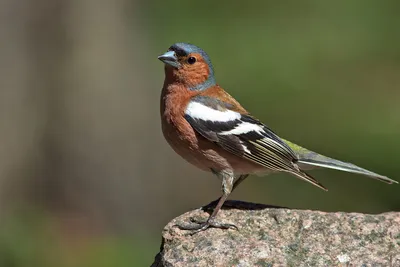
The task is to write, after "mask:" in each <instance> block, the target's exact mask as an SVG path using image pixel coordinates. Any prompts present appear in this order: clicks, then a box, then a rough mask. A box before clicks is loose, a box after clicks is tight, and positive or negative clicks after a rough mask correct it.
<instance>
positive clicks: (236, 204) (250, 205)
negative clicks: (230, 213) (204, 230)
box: [201, 199, 287, 213]
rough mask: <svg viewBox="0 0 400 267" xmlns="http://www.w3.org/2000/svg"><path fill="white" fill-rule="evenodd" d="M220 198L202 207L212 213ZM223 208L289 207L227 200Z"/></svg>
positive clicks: (258, 208) (260, 208)
mask: <svg viewBox="0 0 400 267" xmlns="http://www.w3.org/2000/svg"><path fill="white" fill-rule="evenodd" d="M218 201H219V199H216V200H214V201H212V202H211V203H209V204H207V205H205V206H203V207H202V208H201V209H202V210H203V211H205V212H207V213H212V211H213V210H214V208H215V207H216V206H217V203H218ZM221 209H223V210H230V209H238V210H263V209H287V207H280V206H274V205H265V204H259V203H251V202H245V201H240V200H227V201H225V203H224V205H223V206H222V208H221Z"/></svg>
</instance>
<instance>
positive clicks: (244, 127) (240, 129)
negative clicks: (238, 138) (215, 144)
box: [220, 122, 265, 135]
mask: <svg viewBox="0 0 400 267" xmlns="http://www.w3.org/2000/svg"><path fill="white" fill-rule="evenodd" d="M251 131H255V132H257V133H258V134H261V135H262V134H263V133H264V134H265V131H264V129H263V128H262V127H261V126H260V125H257V124H253V123H250V122H241V123H240V124H238V125H237V126H236V127H235V128H233V129H232V130H229V131H225V132H221V133H220V134H221V135H230V134H233V135H241V134H245V133H248V132H251Z"/></svg>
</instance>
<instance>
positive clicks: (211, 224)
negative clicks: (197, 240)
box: [176, 218, 239, 235]
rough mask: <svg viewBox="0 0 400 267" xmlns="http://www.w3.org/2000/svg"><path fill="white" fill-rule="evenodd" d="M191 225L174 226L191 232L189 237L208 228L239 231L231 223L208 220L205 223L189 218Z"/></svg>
mask: <svg viewBox="0 0 400 267" xmlns="http://www.w3.org/2000/svg"><path fill="white" fill-rule="evenodd" d="M190 222H191V224H176V226H177V227H178V228H179V229H181V230H188V231H191V232H190V235H194V234H197V233H199V232H202V231H204V230H206V229H208V228H219V229H235V230H239V229H238V228H237V226H236V225H234V224H231V223H220V222H217V221H215V220H214V219H208V220H206V221H200V220H197V219H195V218H190Z"/></svg>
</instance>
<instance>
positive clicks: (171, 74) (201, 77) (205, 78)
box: [158, 43, 215, 90]
mask: <svg viewBox="0 0 400 267" xmlns="http://www.w3.org/2000/svg"><path fill="white" fill-rule="evenodd" d="M158 58H159V59H160V60H161V61H163V62H164V63H165V74H166V77H167V78H168V79H172V81H176V82H179V83H182V84H184V85H185V86H187V87H188V88H189V89H190V90H203V89H205V88H204V87H207V86H208V87H209V86H211V85H214V84H215V79H214V73H213V70H212V66H211V62H210V60H209V58H208V55H207V54H206V53H205V52H204V51H203V50H201V49H200V48H198V47H197V46H194V45H190V44H185V43H179V44H175V45H173V46H171V47H170V48H169V50H168V51H167V52H166V53H164V54H163V55H161V56H159V57H158Z"/></svg>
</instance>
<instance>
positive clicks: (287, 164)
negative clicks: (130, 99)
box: [158, 43, 398, 233]
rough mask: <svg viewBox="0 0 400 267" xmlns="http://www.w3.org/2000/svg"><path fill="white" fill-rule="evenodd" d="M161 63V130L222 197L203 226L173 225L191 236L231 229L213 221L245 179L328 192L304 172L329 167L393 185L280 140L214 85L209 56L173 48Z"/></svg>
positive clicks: (196, 50)
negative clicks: (279, 176) (286, 177)
mask: <svg viewBox="0 0 400 267" xmlns="http://www.w3.org/2000/svg"><path fill="white" fill-rule="evenodd" d="M158 59H159V60H160V61H162V62H163V63H164V74H165V79H164V84H163V87H162V90H161V97H160V116H161V128H162V132H163V135H164V138H165V139H166V141H167V143H168V144H169V145H170V146H171V147H172V149H173V150H174V151H175V152H176V153H177V154H178V155H180V156H181V157H182V158H183V159H185V160H186V161H187V162H189V163H191V164H192V165H194V166H196V167H198V168H199V169H201V170H204V171H208V172H211V173H213V174H215V175H216V176H217V177H218V178H220V180H221V185H222V188H221V191H222V193H221V197H220V198H219V200H218V201H217V205H216V206H215V208H214V210H213V212H212V213H211V214H210V215H209V217H208V218H207V220H205V221H196V220H194V219H192V220H191V222H190V223H188V224H184V225H182V224H181V225H177V226H178V227H179V228H180V229H182V230H190V231H192V232H193V233H197V232H200V231H204V230H206V229H208V228H210V227H212V228H220V229H229V228H236V229H237V227H236V226H235V225H234V224H230V223H223V222H219V221H218V220H217V219H216V217H217V214H218V212H219V210H220V209H221V207H222V206H223V204H224V202H225V200H226V199H227V198H228V196H229V195H230V193H231V192H232V191H233V190H234V189H235V188H237V186H238V185H239V184H240V183H241V182H243V181H244V180H245V179H246V178H247V177H248V176H249V175H252V174H256V175H267V174H270V173H277V172H283V173H289V174H291V175H293V176H295V177H297V178H300V179H301V180H304V181H306V182H309V183H311V184H313V185H314V186H317V187H318V188H321V189H323V190H327V189H326V187H324V186H323V185H322V184H321V183H320V182H318V181H317V180H316V179H314V178H313V177H312V176H311V175H309V174H308V173H307V172H306V170H309V169H313V168H321V167H322V168H329V169H335V170H340V171H345V172H350V173H355V174H362V175H365V176H368V177H371V178H374V179H376V180H379V181H382V182H385V183H388V184H392V183H398V182H397V181H395V180H392V179H390V178H388V177H386V176H383V175H380V174H377V173H374V172H372V171H369V170H366V169H363V168H361V167H358V166H356V165H354V164H351V163H347V162H343V161H339V160H336V159H333V158H329V157H326V156H323V155H321V154H318V153H316V152H313V151H311V150H308V149H306V148H303V147H301V146H299V145H296V144H294V143H292V142H290V141H288V140H285V139H283V138H281V137H279V136H278V135H277V134H276V133H275V132H274V131H272V130H271V129H270V128H269V127H268V126H267V125H266V124H264V123H262V122H261V121H260V120H258V119H257V118H256V117H254V116H252V115H251V114H250V113H249V112H248V111H247V110H246V109H245V108H243V107H242V106H241V105H240V103H239V102H238V101H237V100H235V99H234V98H233V97H232V96H231V95H230V94H228V93H227V92H226V91H225V90H224V89H223V88H222V87H221V86H220V85H219V84H217V82H216V79H215V75H214V68H213V65H212V64H211V60H210V57H209V56H208V54H207V53H206V52H205V51H204V50H203V49H201V48H200V47H198V46H196V45H193V44H189V43H175V44H173V45H172V46H170V47H169V49H168V50H167V52H165V53H163V54H162V55H160V56H158Z"/></svg>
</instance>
